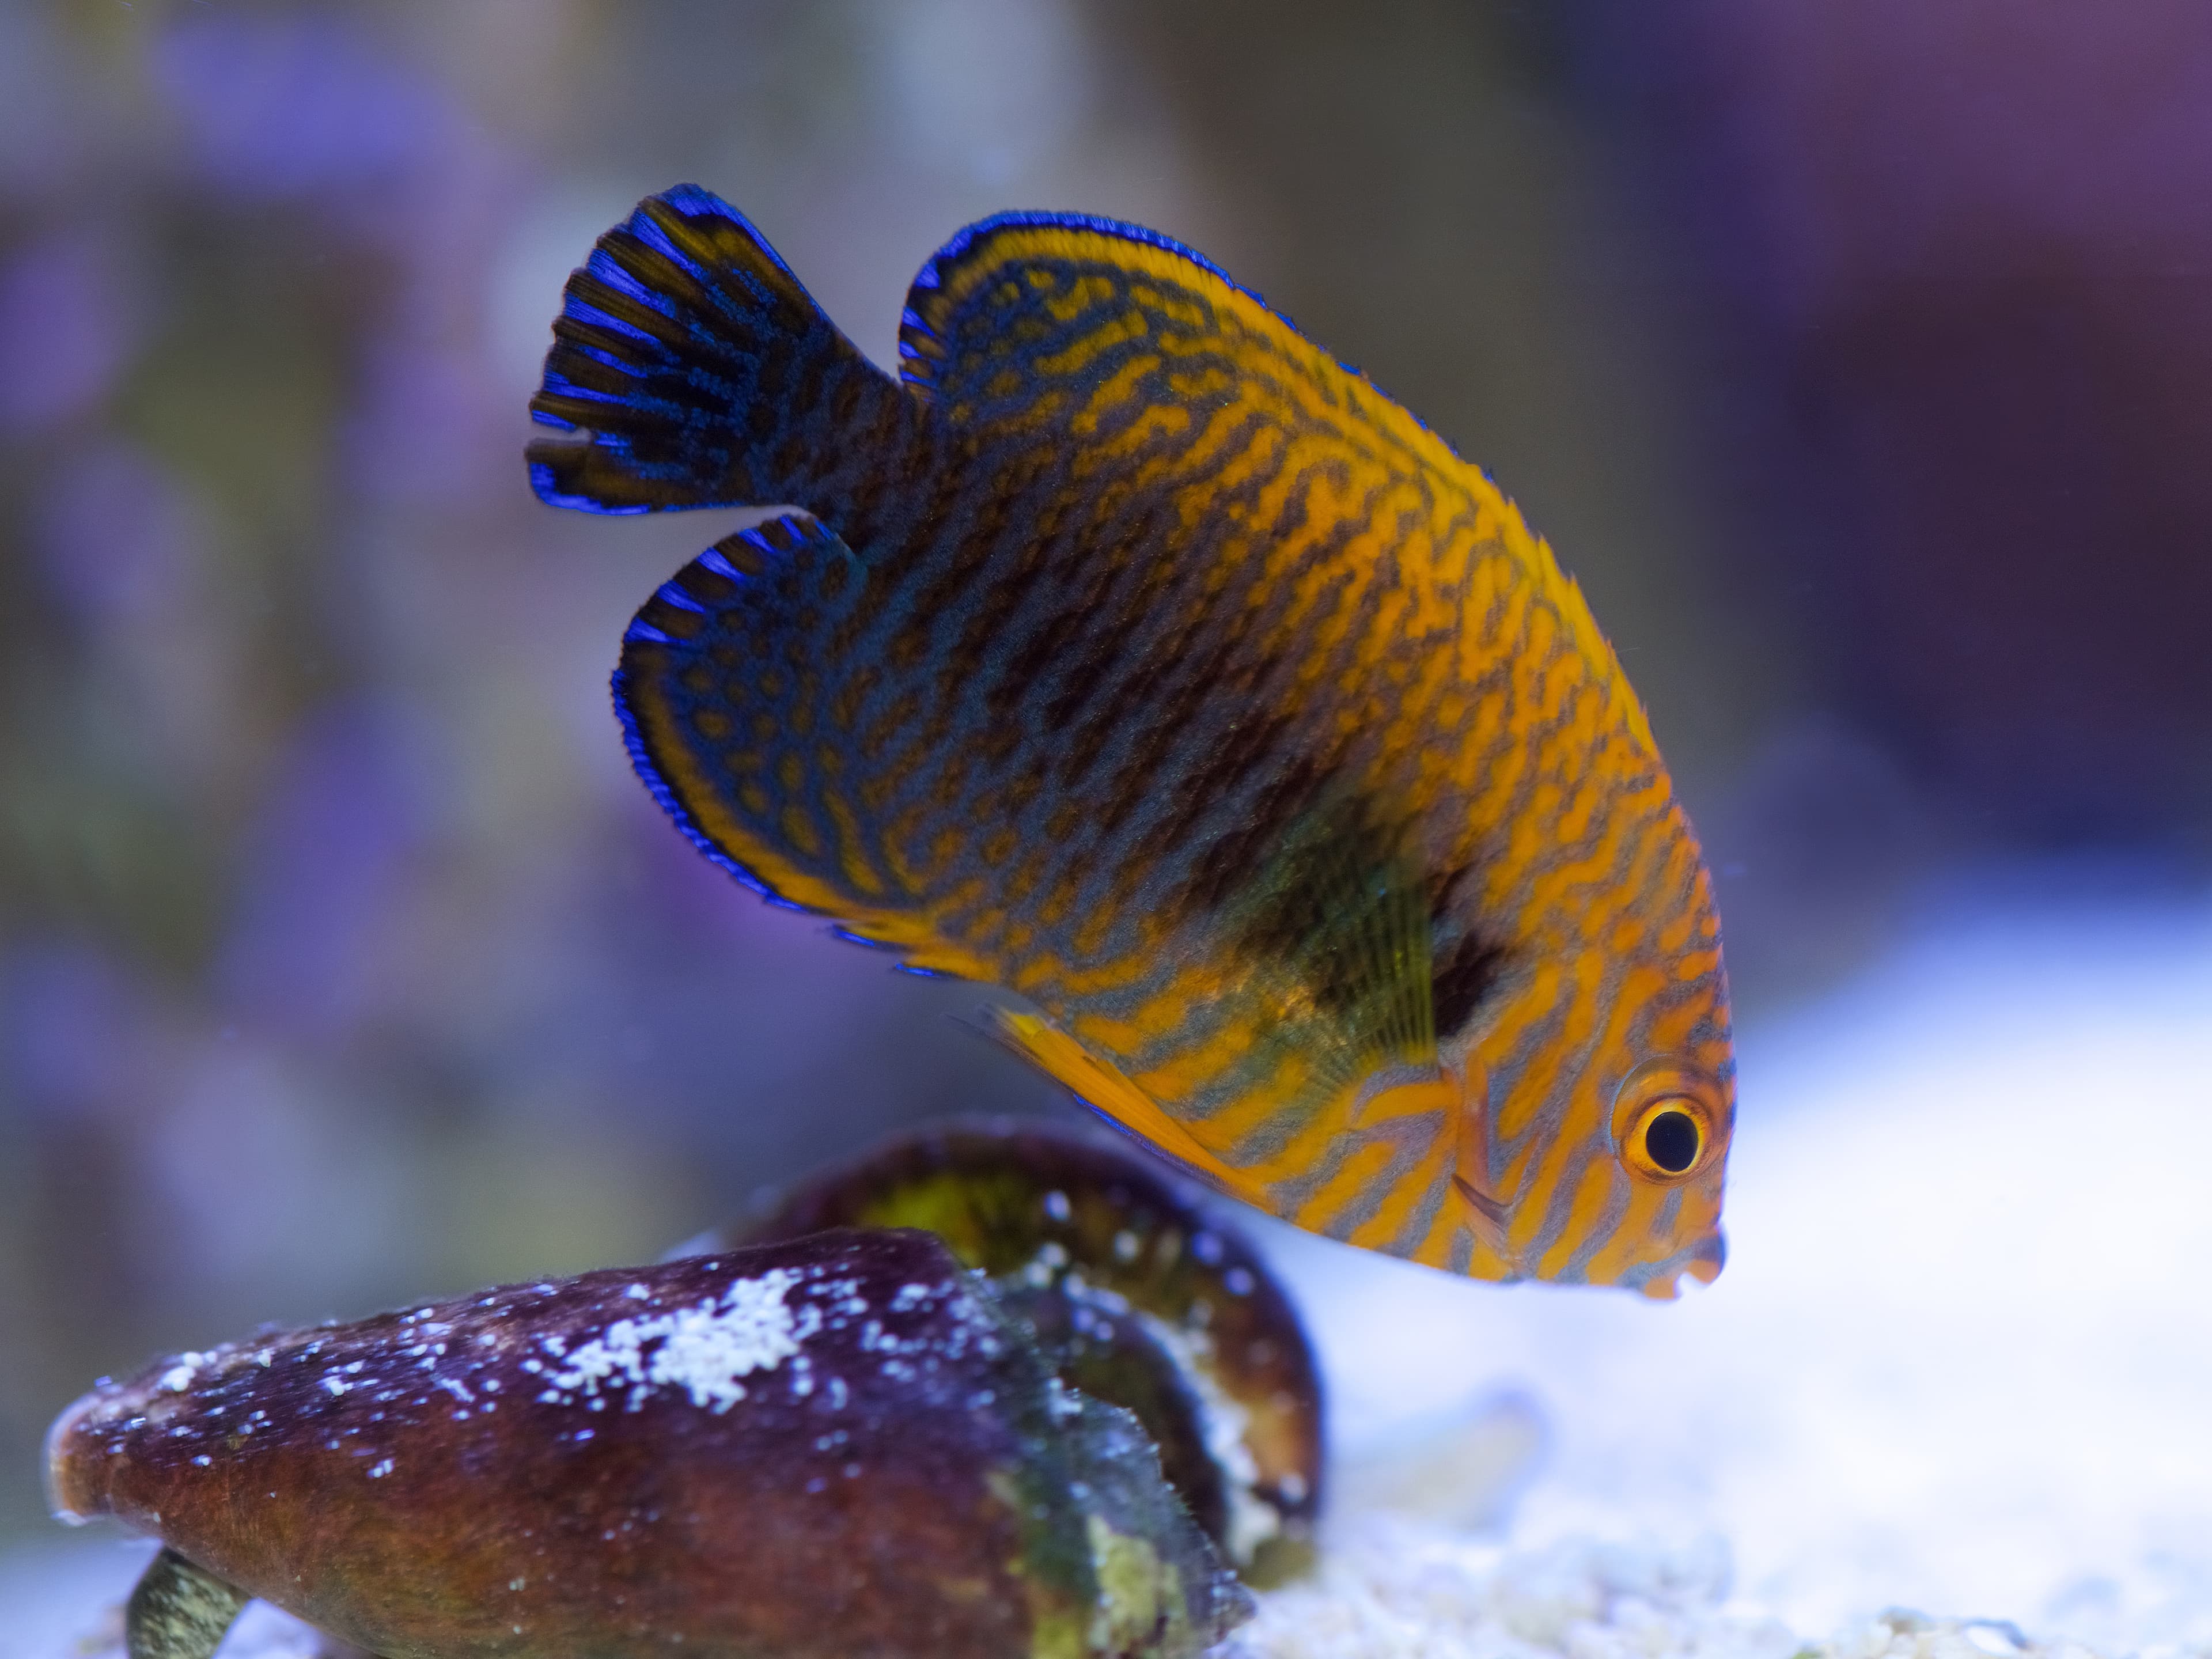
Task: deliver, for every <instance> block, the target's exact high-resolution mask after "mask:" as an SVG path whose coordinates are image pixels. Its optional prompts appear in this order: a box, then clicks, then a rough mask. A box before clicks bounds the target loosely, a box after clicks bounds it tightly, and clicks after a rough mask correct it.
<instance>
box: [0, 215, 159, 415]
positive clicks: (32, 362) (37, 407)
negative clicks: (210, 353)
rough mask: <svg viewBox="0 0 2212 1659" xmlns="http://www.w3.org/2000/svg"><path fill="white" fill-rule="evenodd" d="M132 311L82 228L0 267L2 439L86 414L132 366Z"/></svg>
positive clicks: (107, 259) (108, 258) (113, 263)
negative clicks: (4, 369)
mask: <svg viewBox="0 0 2212 1659" xmlns="http://www.w3.org/2000/svg"><path fill="white" fill-rule="evenodd" d="M132 321H133V319H132V317H131V305H130V303H129V296H128V295H127V293H126V291H125V284H124V281H123V277H122V274H121V272H120V270H118V261H117V259H116V258H115V257H114V255H113V252H112V250H111V249H110V248H109V247H108V246H107V245H106V243H105V242H104V241H103V240H101V238H100V235H99V234H98V233H97V232H94V231H90V230H87V229H85V228H72V229H69V230H64V231H60V232H58V233H56V234H53V235H52V236H49V237H46V238H45V239H44V240H39V241H34V242H33V243H31V244H30V245H29V246H27V247H25V248H23V249H21V251H20V252H17V253H15V256H14V257H13V258H10V259H9V261H8V263H7V264H5V265H4V266H0V362H5V363H6V364H7V365H8V370H7V373H6V374H0V433H5V434H9V435H21V434H23V433H27V432H31V431H35V430H38V429H40V428H46V427H51V426H56V425H58V424H60V423H62V422H65V421H69V420H71V419H73V418H76V417H78V416H83V415H85V414H88V413H89V412H90V411H91V410H93V409H94V407H95V406H96V405H97V404H99V402H100V399H101V398H104V397H105V396H106V394H107V392H108V390H109V388H110V387H111V386H112V385H113V384H114V382H115V379H116V377H117V375H118V374H120V373H121V372H122V369H123V368H124V366H125V363H127V362H129V361H130V356H131V345H132V335H133V334H134V332H135V330H134V328H133V327H132Z"/></svg>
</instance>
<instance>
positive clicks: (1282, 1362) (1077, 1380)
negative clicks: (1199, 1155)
mask: <svg viewBox="0 0 2212 1659" xmlns="http://www.w3.org/2000/svg"><path fill="white" fill-rule="evenodd" d="M836 1226H863V1227H921V1228H926V1229H927V1230H928V1231H932V1232H934V1233H936V1234H937V1235H938V1236H939V1237H941V1238H943V1239H944V1240H945V1243H947V1244H948V1245H950V1246H951V1249H952V1251H953V1253H954V1254H955V1255H957V1256H958V1257H959V1258H960V1259H961V1260H962V1261H964V1262H966V1263H967V1264H968V1265H969V1266H970V1267H976V1268H980V1269H981V1270H982V1271H983V1272H985V1273H989V1274H990V1275H991V1276H992V1277H993V1278H994V1279H995V1280H997V1281H998V1282H999V1284H1000V1286H1001V1287H1002V1289H1003V1291H1004V1292H1005V1295H1006V1299H1007V1302H1008V1304H1009V1305H1010V1306H1011V1307H1012V1308H1013V1309H1014V1310H1017V1311H1018V1312H1019V1313H1020V1314H1021V1315H1023V1316H1024V1317H1025V1318H1027V1319H1028V1320H1029V1321H1030V1323H1031V1324H1032V1326H1033V1328H1035V1330H1036V1334H1037V1338H1038V1340H1039V1343H1040V1345H1041V1346H1042V1348H1043V1350H1044V1352H1045V1354H1046V1357H1047V1358H1048V1360H1050V1361H1051V1362H1052V1364H1054V1367H1055V1369H1056V1370H1058V1371H1059V1373H1060V1377H1061V1380H1062V1381H1064V1382H1066V1383H1068V1384H1069V1385H1070V1386H1071V1387H1073V1388H1076V1389H1080V1390H1082V1391H1083V1392H1084V1393H1085V1394H1088V1395H1092V1396H1094V1397H1096V1398H1098V1399H1102V1400H1106V1401H1111V1402H1113V1403H1114V1404H1115V1405H1117V1406H1121V1407H1127V1409H1128V1410H1130V1411H1132V1412H1133V1413H1135V1414H1136V1416H1137V1418H1138V1419H1139V1421H1140V1422H1142V1423H1143V1424H1144V1425H1145V1426H1146V1429H1147V1430H1148V1431H1150V1432H1151V1433H1152V1437H1153V1438H1154V1440H1155V1441H1156V1442H1157V1443H1158V1446H1159V1449H1160V1462H1161V1466H1162V1468H1163V1469H1164V1472H1165V1473H1166V1475H1167V1477H1168V1480H1169V1482H1170V1484H1171V1485H1172V1486H1175V1488H1176V1490H1177V1491H1178V1492H1181V1493H1182V1496H1183V1498H1184V1501H1185V1502H1187V1503H1188V1504H1189V1505H1190V1507H1191V1510H1192V1513H1193V1514H1194V1515H1195V1516H1197V1517H1198V1520H1199V1523H1200V1525H1201V1526H1203V1527H1204V1528H1206V1531H1207V1533H1208V1534H1210V1535H1211V1536H1212V1538H1213V1540H1214V1541H1215V1542H1217V1543H1218V1544H1219V1545H1220V1546H1221V1547H1222V1550H1223V1553H1225V1554H1226V1555H1227V1556H1228V1557H1229V1559H1230V1560H1231V1562H1232V1563H1233V1564H1234V1565H1236V1566H1237V1569H1238V1571H1240V1572H1242V1573H1243V1576H1244V1577H1245V1578H1246V1579H1247V1580H1248V1581H1249V1582H1250V1583H1255V1584H1261V1585H1266V1584H1269V1583H1279V1582H1281V1581H1282V1580H1283V1579H1285V1578H1286V1577H1291V1576H1293V1575H1295V1574H1296V1573H1297V1572H1300V1571H1304V1569H1305V1567H1306V1566H1307V1565H1310V1561H1311V1559H1312V1551H1313V1544H1312V1534H1313V1526H1314V1522H1315V1518H1316V1516H1317V1514H1318V1512H1319V1509H1320V1504H1321V1497H1322V1456H1323V1443H1322V1390H1321V1377H1320V1370H1319V1368H1318V1367H1317V1366H1316V1364H1315V1361H1314V1357H1313V1351H1312V1349H1311V1347H1310V1346H1309V1344H1308V1342H1307V1340H1306V1335H1305V1332H1304V1328H1303V1327H1302V1326H1301V1324H1300V1323H1299V1321H1298V1316H1297V1310H1296V1308H1295V1307H1294V1306H1293V1305H1292V1304H1291V1300H1290V1298H1289V1297H1288V1296H1287V1295H1285V1293H1284V1291H1282V1289H1281V1288H1280V1286H1279V1285H1277V1284H1276V1282H1275V1280H1274V1279H1273V1275H1272V1274H1270V1273H1269V1272H1268V1270H1267V1263H1266V1261H1265V1260H1264V1259H1263V1258H1262V1257H1261V1255H1260V1254H1259V1253H1258V1252H1257V1251H1256V1250H1255V1249H1253V1248H1252V1247H1251V1245H1250V1244H1249V1243H1246V1241H1245V1240H1244V1239H1243V1237H1240V1236H1239V1235H1238V1234H1237V1232H1236V1231H1235V1230H1234V1229H1232V1228H1230V1227H1228V1226H1225V1225H1223V1224H1222V1223H1221V1222H1220V1221H1219V1220H1218V1219H1216V1218H1213V1217H1212V1216H1211V1215H1210V1214H1208V1213H1207V1212H1206V1211H1205V1210H1203V1209H1201V1208H1200V1206H1199V1204H1198V1203H1197V1202H1195V1201H1194V1199H1193V1198H1192V1197H1190V1196H1188V1195H1187V1194H1185V1192H1184V1191H1183V1190H1182V1188H1180V1187H1179V1185H1178V1184H1177V1183H1176V1182H1175V1180H1174V1179H1173V1178H1172V1177H1171V1176H1168V1175H1167V1174H1166V1173H1165V1172H1164V1170H1162V1169H1161V1167H1160V1165H1159V1164H1158V1161H1157V1160H1155V1159H1152V1158H1147V1157H1146V1156H1144V1155H1142V1154H1140V1153H1138V1152H1134V1151H1133V1150H1130V1149H1129V1148H1127V1146H1124V1145H1121V1144H1119V1143H1117V1142H1115V1141H1114V1140H1109V1139H1106V1138H1104V1137H1103V1135H1091V1134H1079V1133H1073V1132H1069V1131H1065V1130H1059V1129H1055V1128H1053V1127H1048V1126H1045V1125H1041V1124H1036V1123H1030V1122H1018V1121H1015V1120H1012V1119H957V1120H954V1121H951V1122H947V1123H944V1124H940V1125H936V1126H933V1127H929V1128H926V1129H923V1130H921V1131H919V1132H917V1133H912V1134H908V1135H904V1136H901V1137H898V1138H896V1139H892V1140H890V1141H888V1142H885V1143H884V1144H883V1145H881V1146H877V1147H875V1148H873V1149H872V1150H871V1151H869V1152H866V1153H863V1154H862V1155H861V1156H860V1157H859V1158H856V1159H854V1160H853V1161H851V1162H849V1163H847V1164H841V1165H837V1166H835V1167H833V1168H831V1169H829V1170H825V1171H823V1173H821V1174H819V1175H817V1176H813V1177H811V1178H810V1179H809V1180H807V1181H806V1182H804V1183H802V1184H801V1185H799V1186H798V1187H796V1188H793V1189H792V1190H791V1191H790V1192H788V1193H787V1194H782V1195H781V1196H779V1197H777V1198H775V1199H774V1200H770V1201H769V1202H768V1203H766V1204H764V1205H763V1206H761V1207H760V1208H759V1210H758V1211H757V1213H755V1214H753V1215H751V1216H750V1217H748V1218H744V1220H741V1221H738V1222H736V1223H733V1224H732V1225H730V1226H728V1227H726V1228H725V1229H724V1230H723V1231H721V1232H720V1233H718V1234H714V1235H710V1236H709V1237H708V1239H707V1240H704V1241H700V1243H708V1244H712V1243H738V1242H746V1241H755V1242H757V1241H759V1240H763V1239H770V1238H792V1237H801V1236H804V1235H805V1234H806V1233H809V1232H811V1231H816V1230H817V1229H819V1228H823V1227H836ZM686 1248H697V1245H696V1244H695V1245H692V1246H687V1247H686Z"/></svg>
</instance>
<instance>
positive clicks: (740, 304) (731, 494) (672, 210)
mask: <svg viewBox="0 0 2212 1659" xmlns="http://www.w3.org/2000/svg"><path fill="white" fill-rule="evenodd" d="M565 295H566V302H565V304H564V305H563V307H562V312H561V315H560V316H559V317H558V318H557V319H556V320H555V322H554V324H553V336H554V339H553V349H551V350H550V352H548V353H547V354H546V358H545V373H544V380H543V382H542V383H541V385H540V386H539V387H538V394H537V396H535V397H534V398H532V399H531V400H530V414H531V418H532V420H534V421H536V422H538V424H539V425H541V426H545V427H550V428H553V429H554V430H556V432H560V433H563V434H567V435H568V436H565V437H562V438H550V439H548V438H541V439H539V440H538V441H535V442H533V443H532V444H531V446H530V448H529V452H528V459H529V463H530V483H531V488H532V489H534V490H535V491H536V492H537V494H538V499H539V500H541V501H545V502H547V503H548V504H550V505H551V506H554V507H578V508H581V509H583V510H584V511H586V512H592V513H649V512H657V511H662V510H665V509H668V508H671V507H750V506H772V505H786V504H787V505H792V506H798V507H805V508H807V509H808V510H809V511H811V512H817V513H823V514H824V515H825V516H831V517H835V516H836V515H837V513H838V511H839V508H840V507H841V506H842V504H843V501H844V498H845V497H846V495H848V492H849V491H850V490H851V489H854V488H855V487H856V486H860V485H861V484H862V483H863V482H864V481H865V479H866V477H869V476H870V475H872V474H880V472H881V471H882V470H883V469H884V467H885V465H886V464H887V463H888V464H890V465H896V459H897V452H898V450H899V448H900V447H901V446H902V444H903V443H904V442H906V441H909V440H910V437H911V435H912V433H913V431H914V430H915V426H916V424H917V422H916V416H917V415H918V410H916V408H915V403H914V399H913V398H912V397H911V395H910V394H908V393H907V392H904V391H903V390H902V388H901V387H900V386H899V385H898V383H897V382H896V381H895V380H892V379H891V378H890V376H889V375H887V374H884V373H883V372H882V371H881V370H880V369H878V368H876V367H875V365H874V364H872V363H871V362H868V360H867V359H866V356H863V355H862V354H861V352H860V349H859V348H858V347H856V346H854V344H853V343H852V342H851V341H850V340H848V339H847V338H846V337H845V336H844V335H843V334H842V333H841V332H839V331H838V330H837V327H836V325H835V324H833V323H832V322H831V321H830V320H829V317H828V315H827V314H825V313H823V310H822V308H821V307H819V306H817V304H815V302H814V300H813V298H812V296H811V295H809V294H808V293H807V292H806V290H805V288H803V287H802V286H800V284H799V279H798V278H797V277H796V276H793V275H792V272H791V268H790V267H789V266H787V265H786V264H784V262H783V261H782V260H781V258H778V257H777V256H776V252H775V249H773V248H771V247H770V246H769V245H768V243H767V241H766V240H764V239H763V237H762V236H761V234H760V233H759V232H758V231H757V230H755V229H754V228H753V227H752V226H751V225H750V223H748V222H746V219H745V217H744V215H743V214H741V213H739V212H738V210H736V209H735V208H733V207H732V206H731V205H730V204H728V203H726V202H725V201H723V200H722V199H721V198H720V197H717V196H715V195H714V194H712V193H711V192H709V191H704V190H702V189H700V188H699V187H698V186H697V185H678V186H676V187H675V188H674V189H672V190H667V191H662V192H661V193H660V194H659V195H658V196H648V197H646V199H645V200H644V201H642V202H641V203H640V204H638V207H637V210H636V212H635V213H633V214H632V215H631V216H629V219H628V220H626V221H625V222H623V223H622V224H620V225H617V226H616V227H615V228H613V229H612V230H610V231H609V232H607V234H605V235H604V236H602V237H600V238H599V245H598V246H596V247H595V248H593V249H592V256H591V258H590V260H589V261H588V262H587V263H586V264H585V265H584V267H583V268H582V269H581V270H578V271H577V272H575V273H574V275H573V276H570V277H569V279H568V288H567V289H566V291H565Z"/></svg>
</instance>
